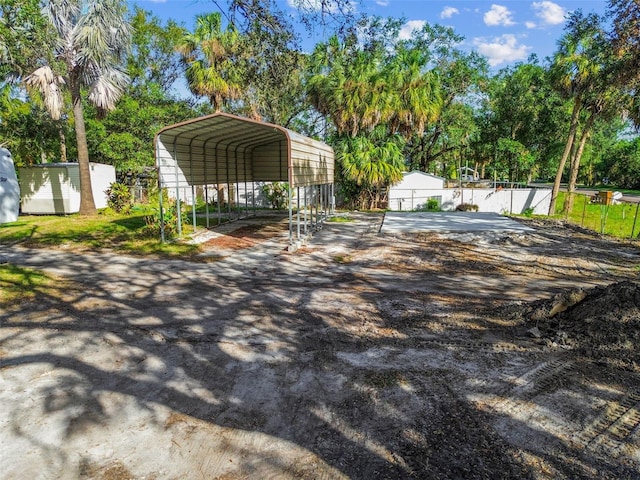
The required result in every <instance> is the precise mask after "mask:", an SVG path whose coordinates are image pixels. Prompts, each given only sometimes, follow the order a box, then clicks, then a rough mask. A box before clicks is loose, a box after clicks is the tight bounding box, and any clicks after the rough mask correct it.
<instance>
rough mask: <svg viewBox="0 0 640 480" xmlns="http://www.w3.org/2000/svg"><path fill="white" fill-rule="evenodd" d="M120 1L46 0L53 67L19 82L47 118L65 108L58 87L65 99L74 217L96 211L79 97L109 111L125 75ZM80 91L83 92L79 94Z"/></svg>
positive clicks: (125, 31)
mask: <svg viewBox="0 0 640 480" xmlns="http://www.w3.org/2000/svg"><path fill="white" fill-rule="evenodd" d="M126 11H127V6H126V3H125V2H123V1H121V0H50V1H48V2H45V6H44V9H43V13H44V15H45V16H46V17H47V19H48V20H49V22H50V23H51V25H52V26H53V27H54V29H55V31H56V32H57V42H56V46H55V47H54V50H55V51H54V53H55V59H56V60H57V61H58V62H59V63H58V64H56V65H44V66H42V67H40V68H38V69H36V70H35V71H34V72H33V73H31V74H30V75H28V76H27V77H26V78H25V83H26V85H27V88H28V89H30V90H36V91H38V92H39V93H40V94H41V95H42V97H43V99H44V104H45V106H46V108H47V110H48V111H49V113H50V115H51V117H52V118H53V119H60V118H61V116H62V114H63V113H64V110H65V104H64V96H63V89H65V88H66V89H68V91H69V93H70V96H71V104H72V111H73V119H74V126H75V132H76V141H77V148H78V165H79V170H80V214H81V215H91V214H93V213H95V211H96V207H95V202H94V199H93V191H92V188H91V176H90V169H89V152H88V149H87V136H86V130H85V124H84V111H83V107H82V95H83V93H84V92H85V91H86V92H88V95H87V98H88V100H89V101H90V102H91V103H93V104H94V105H96V106H97V107H98V109H100V110H102V111H108V110H112V109H113V108H115V104H116V102H117V100H118V99H119V98H120V96H121V95H122V93H123V92H124V88H125V87H126V85H127V82H128V76H127V75H126V73H124V71H123V70H121V68H120V66H121V65H122V64H123V63H122V62H123V55H124V53H125V51H126V50H127V48H128V45H129V40H130V38H131V29H130V26H129V24H128V23H127V22H126V20H125V14H126ZM85 89H86V90H85Z"/></svg>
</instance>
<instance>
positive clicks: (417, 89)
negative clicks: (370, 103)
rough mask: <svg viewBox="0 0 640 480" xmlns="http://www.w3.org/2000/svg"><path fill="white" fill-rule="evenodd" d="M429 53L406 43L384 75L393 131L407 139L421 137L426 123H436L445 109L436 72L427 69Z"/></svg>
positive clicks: (400, 48)
mask: <svg viewBox="0 0 640 480" xmlns="http://www.w3.org/2000/svg"><path fill="white" fill-rule="evenodd" d="M427 62H428V57H427V55H426V54H425V53H424V52H422V51H421V50H420V49H418V48H412V49H407V48H406V47H404V46H403V45H399V46H398V50H397V51H396V52H395V55H394V56H393V57H392V59H391V60H390V65H389V68H388V69H387V71H386V72H385V74H384V76H385V77H386V78H387V79H388V87H387V88H386V92H387V98H388V101H389V107H388V108H387V110H388V111H389V112H391V115H390V118H389V125H390V129H391V132H392V133H396V132H399V133H401V134H402V135H403V136H404V137H405V138H409V137H411V136H412V135H413V134H416V135H418V136H421V135H422V134H423V133H424V129H425V125H426V124H427V123H429V122H433V121H434V120H435V119H436V117H437V116H438V115H439V113H440V109H441V108H442V95H441V93H440V89H439V86H440V85H439V80H438V77H437V76H436V74H435V73H434V72H433V71H424V69H425V68H426V65H427Z"/></svg>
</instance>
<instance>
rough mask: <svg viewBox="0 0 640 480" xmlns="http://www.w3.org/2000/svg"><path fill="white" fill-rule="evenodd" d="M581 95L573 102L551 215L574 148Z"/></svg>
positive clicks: (552, 193)
mask: <svg viewBox="0 0 640 480" xmlns="http://www.w3.org/2000/svg"><path fill="white" fill-rule="evenodd" d="M580 103H581V97H580V95H578V96H577V97H576V98H575V100H574V102H573V112H572V113H571V126H570V127H569V135H568V137H567V143H566V144H565V146H564V152H562V158H561V159H560V164H559V165H558V171H557V172H556V179H555V181H554V182H553V189H552V190H551V202H550V204H549V215H553V214H554V213H555V211H556V201H557V200H558V192H559V191H560V183H561V182H562V172H563V171H564V166H565V164H566V163H567V159H568V158H569V154H570V153H571V149H572V148H573V141H574V139H575V136H576V130H577V129H578V115H579V114H580Z"/></svg>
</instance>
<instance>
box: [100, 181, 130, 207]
mask: <svg viewBox="0 0 640 480" xmlns="http://www.w3.org/2000/svg"><path fill="white" fill-rule="evenodd" d="M104 193H106V194H107V205H108V206H109V208H111V209H112V210H113V211H115V212H118V213H124V214H125V215H127V214H129V213H130V212H131V207H133V199H132V197H131V191H130V190H129V187H128V186H127V185H125V184H124V183H118V182H113V183H112V184H111V185H109V188H108V189H106V190H105V192H104Z"/></svg>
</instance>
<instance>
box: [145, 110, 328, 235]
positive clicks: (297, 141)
mask: <svg viewBox="0 0 640 480" xmlns="http://www.w3.org/2000/svg"><path fill="white" fill-rule="evenodd" d="M155 159H156V167H157V169H158V182H159V185H160V187H161V188H165V187H166V188H169V189H175V192H176V196H177V198H178V201H179V199H180V193H179V192H180V191H181V189H187V188H188V187H189V188H190V189H191V192H192V202H191V203H192V205H194V212H193V215H194V223H193V224H194V225H195V224H196V222H195V203H196V202H195V195H196V193H195V192H196V190H195V187H196V186H207V185H221V184H234V183H241V182H245V183H246V182H288V184H289V224H290V227H289V231H290V241H291V242H293V227H292V223H293V211H292V209H293V197H294V190H297V191H298V200H297V201H298V205H297V211H298V217H297V218H298V229H297V231H298V238H300V232H301V228H300V210H301V208H302V209H304V213H305V220H304V221H305V228H304V230H305V233H306V231H307V225H306V221H307V216H306V213H307V209H308V208H310V210H311V212H313V208H314V205H315V210H316V218H318V209H319V207H323V211H325V212H326V207H328V206H329V205H331V206H332V205H333V182H334V168H335V159H334V153H333V149H332V148H331V147H330V146H329V145H327V144H325V143H323V142H320V141H317V140H314V139H311V138H308V137H305V136H303V135H300V134H298V133H296V132H294V131H292V130H289V129H287V128H284V127H281V126H279V125H274V124H271V123H266V122H261V121H257V120H251V119H248V118H244V117H239V116H236V115H231V114H228V113H214V114H212V115H207V116H203V117H200V118H195V119H192V120H188V121H185V122H181V123H177V124H175V125H170V126H168V127H165V128H163V129H162V130H160V131H159V132H158V133H157V134H156V138H155ZM301 187H302V188H303V189H304V202H305V204H304V205H303V206H301V205H300V197H301V196H302V195H300V188H301ZM315 187H318V188H317V189H316V188H315ZM307 194H309V197H310V201H311V205H310V207H309V205H308V204H307ZM311 218H312V217H311ZM207 219H208V214H207ZM178 229H180V226H179V225H178ZM163 238H164V233H163Z"/></svg>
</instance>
